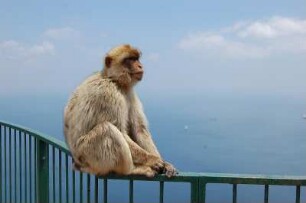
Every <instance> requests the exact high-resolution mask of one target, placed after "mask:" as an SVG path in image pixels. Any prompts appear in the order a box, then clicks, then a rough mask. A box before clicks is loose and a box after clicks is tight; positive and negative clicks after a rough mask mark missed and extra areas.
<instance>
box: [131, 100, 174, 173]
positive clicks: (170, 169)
mask: <svg viewBox="0 0 306 203" xmlns="http://www.w3.org/2000/svg"><path fill="white" fill-rule="evenodd" d="M134 104H136V107H137V108H135V109H134V112H133V113H134V118H136V120H135V121H134V125H135V126H134V129H136V130H135V131H136V132H134V134H135V135H133V138H134V140H135V142H136V143H137V144H138V145H139V146H140V147H141V148H143V149H145V150H146V151H147V152H149V153H152V154H154V155H155V156H158V157H160V158H161V159H162V157H161V155H160V153H159V151H158V150H157V147H156V146H155V144H154V141H153V139H152V136H151V133H150V131H149V128H148V124H147V118H146V116H145V114H144V112H143V108H142V104H141V102H140V100H139V99H138V98H137V96H136V95H135V103H134ZM163 172H164V173H165V174H166V175H167V176H168V177H171V176H174V175H176V174H177V173H178V172H177V170H176V169H175V168H174V166H173V165H172V164H170V163H168V162H166V161H164V168H163Z"/></svg>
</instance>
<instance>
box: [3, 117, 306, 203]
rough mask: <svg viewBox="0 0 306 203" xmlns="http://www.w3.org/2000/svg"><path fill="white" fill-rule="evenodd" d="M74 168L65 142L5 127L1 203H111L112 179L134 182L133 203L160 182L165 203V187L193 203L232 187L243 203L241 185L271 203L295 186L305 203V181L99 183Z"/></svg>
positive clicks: (194, 176) (193, 176)
mask: <svg viewBox="0 0 306 203" xmlns="http://www.w3.org/2000/svg"><path fill="white" fill-rule="evenodd" d="M71 165H72V159H71V156H70V152H69V150H68V149H67V147H66V144H65V143H64V142H61V141H59V140H57V139H55V138H53V137H50V136H47V135H45V134H42V133H40V132H37V131H34V130H31V129H29V128H26V127H23V126H19V125H15V124H10V123H7V122H3V121H0V203H2V202H39V203H48V202H54V203H55V202H67V203H68V202H69V203H70V202H80V203H81V202H105V203H107V202H108V180H109V179H119V180H127V181H129V202H131V203H132V202H134V182H135V181H140V180H141V181H155V182H159V202H164V184H165V182H182V183H187V184H189V185H190V191H191V192H190V202H205V195H206V185H207V184H210V183H218V184H231V185H232V202H234V203H235V202H237V188H238V185H239V184H248V185H262V186H264V187H263V190H264V197H263V200H264V202H265V203H267V202H268V201H269V185H288V186H295V187H296V194H295V199H296V202H297V203H299V202H300V197H301V186H305V185H306V177H305V176H302V177H300V176H263V175H234V174H212V173H179V175H178V176H176V177H173V178H167V177H166V176H164V175H157V176H156V177H154V178H146V177H143V176H117V175H109V176H105V177H97V176H93V175H90V174H87V173H82V172H78V171H74V170H72V168H71ZM102 185H103V187H102ZM100 187H101V189H100ZM102 188H103V190H102ZM101 193H102V194H103V195H102V194H101Z"/></svg>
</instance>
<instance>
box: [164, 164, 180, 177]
mask: <svg viewBox="0 0 306 203" xmlns="http://www.w3.org/2000/svg"><path fill="white" fill-rule="evenodd" d="M163 173H164V174H166V176H167V177H168V178H170V177H172V176H176V175H177V174H178V171H177V170H176V168H174V166H173V165H172V164H170V163H168V162H165V167H164V171H163Z"/></svg>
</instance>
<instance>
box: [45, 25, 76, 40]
mask: <svg viewBox="0 0 306 203" xmlns="http://www.w3.org/2000/svg"><path fill="white" fill-rule="evenodd" d="M44 36H45V37H48V38H51V39H55V40H69V39H76V38H79V37H80V36H81V34H80V32H79V31H78V30H75V29H73V28H71V27H63V28H51V29H48V30H46V31H45V32H44Z"/></svg>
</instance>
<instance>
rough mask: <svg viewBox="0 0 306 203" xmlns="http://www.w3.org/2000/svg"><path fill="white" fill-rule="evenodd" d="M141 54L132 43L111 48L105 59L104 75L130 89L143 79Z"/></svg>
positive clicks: (120, 85)
mask: <svg viewBox="0 0 306 203" xmlns="http://www.w3.org/2000/svg"><path fill="white" fill-rule="evenodd" d="M140 56H141V52H140V51H139V50H138V49H136V48H134V47H132V46H130V45H120V46H117V47H115V48H113V49H111V50H110V51H109V52H108V53H107V54H106V56H105V59H104V69H103V71H102V74H103V76H104V77H107V78H110V79H111V80H112V81H114V82H115V83H117V85H118V86H119V87H121V88H124V89H129V88H130V87H132V86H134V85H135V84H136V83H137V82H139V81H140V80H141V79H142V76H143V73H144V72H143V67H142V64H141V63H140V61H139V58H140Z"/></svg>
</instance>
